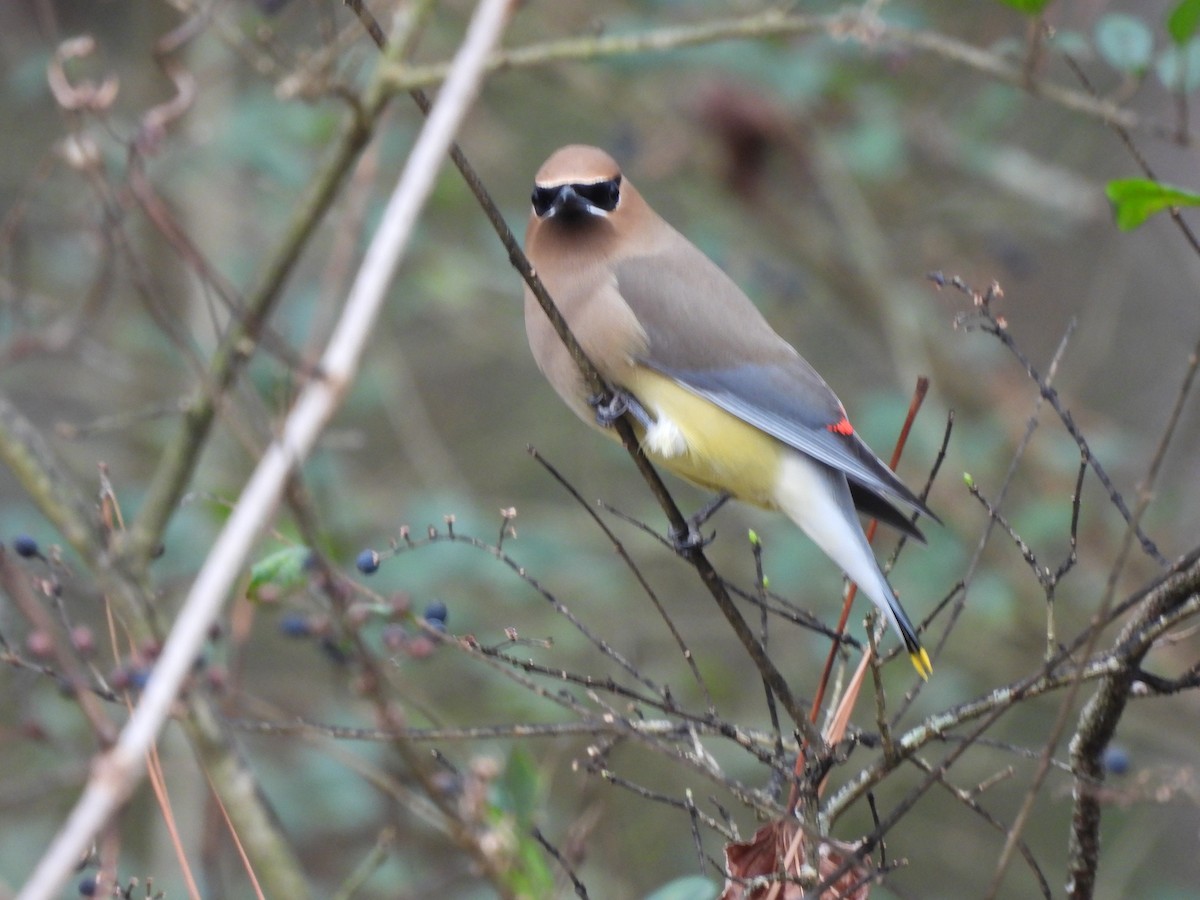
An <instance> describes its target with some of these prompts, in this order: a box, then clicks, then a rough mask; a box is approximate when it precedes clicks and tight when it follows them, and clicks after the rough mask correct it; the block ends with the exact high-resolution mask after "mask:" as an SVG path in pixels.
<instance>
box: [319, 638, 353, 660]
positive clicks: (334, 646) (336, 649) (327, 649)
mask: <svg viewBox="0 0 1200 900" xmlns="http://www.w3.org/2000/svg"><path fill="white" fill-rule="evenodd" d="M321 649H322V650H323V651H324V653H325V655H326V656H327V657H328V658H329V660H330V661H331V662H332V663H334V664H335V665H338V666H344V665H346V663H348V662H350V653H349V651H348V650H347V648H346V647H345V646H343V645H342V644H341V643H339V642H338V641H336V640H334V639H333V638H331V637H326V638H321Z"/></svg>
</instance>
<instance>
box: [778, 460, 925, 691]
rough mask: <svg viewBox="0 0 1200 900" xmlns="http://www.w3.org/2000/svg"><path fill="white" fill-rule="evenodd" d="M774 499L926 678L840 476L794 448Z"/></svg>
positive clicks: (917, 646) (907, 624)
mask: <svg viewBox="0 0 1200 900" xmlns="http://www.w3.org/2000/svg"><path fill="white" fill-rule="evenodd" d="M774 499H775V502H776V504H777V505H778V506H779V508H780V510H782V511H783V513H784V514H785V515H786V516H787V517H788V518H789V519H791V520H792V521H793V522H795V523H796V524H797V525H799V526H800V528H801V529H802V530H803V531H804V533H805V534H807V535H808V536H809V537H810V538H812V540H813V543H815V544H816V545H817V546H818V547H820V548H821V550H822V551H823V552H824V553H825V555H826V556H828V557H829V558H830V559H832V560H833V561H834V562H835V563H837V564H838V565H839V566H840V567H841V569H842V571H843V572H845V573H846V575H847V576H849V578H850V580H851V581H853V582H855V583H856V584H857V585H858V587H859V590H861V591H862V592H863V593H864V594H866V595H867V597H868V598H870V600H871V602H873V603H874V604H875V605H876V606H877V607H879V610H880V612H881V613H883V615H884V617H885V618H886V619H887V620H888V622H889V623H890V624H891V626H892V628H893V629H894V630H895V631H896V633H897V634H898V635H899V636H900V639H901V640H902V641H903V642H904V648H905V649H906V650H907V651H908V656H909V659H911V660H912V664H913V668H915V669H916V670H917V673H918V674H919V675H920V676H921V677H922V678H924V679H928V678H929V675H930V673H931V672H932V671H933V666H932V664H931V663H930V661H929V654H928V653H926V652H925V648H924V647H922V646H921V641H920V639H919V638H918V637H917V631H916V629H915V628H914V627H913V624H912V621H911V620H910V619H909V618H908V614H907V613H905V612H904V607H902V606H901V605H900V601H899V600H897V599H896V595H895V593H893V592H892V589H891V587H890V586H889V585H888V583H887V579H886V578H884V577H883V572H882V571H881V570H880V568H879V563H878V562H876V560H875V555H874V554H873V553H872V552H871V545H870V544H868V543H867V538H866V535H865V534H863V530H862V524H861V523H860V522H859V519H858V513H857V512H856V511H855V508H854V501H853V499H852V498H851V496H850V487H849V485H848V484H847V483H846V476H845V475H843V474H842V473H841V472H839V471H837V470H835V469H832V468H830V467H829V466H827V465H825V464H824V463H820V462H817V461H816V460H814V459H813V458H812V457H809V456H807V455H805V454H803V453H800V452H799V451H794V452H791V453H787V454H785V456H784V459H783V463H782V465H781V466H780V472H779V477H778V480H777V482H776V489H775V498H774Z"/></svg>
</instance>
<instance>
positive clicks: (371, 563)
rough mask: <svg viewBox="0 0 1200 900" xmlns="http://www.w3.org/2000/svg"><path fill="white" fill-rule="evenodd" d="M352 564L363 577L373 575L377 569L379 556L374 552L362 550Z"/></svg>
mask: <svg viewBox="0 0 1200 900" xmlns="http://www.w3.org/2000/svg"><path fill="white" fill-rule="evenodd" d="M354 564H355V565H356V566H358V571H360V572H362V573H363V574H364V575H374V574H375V571H376V570H377V569H378V568H379V554H378V553H377V552H375V551H374V550H364V551H363V552H362V553H360V554H358V559H356V560H355V561H354Z"/></svg>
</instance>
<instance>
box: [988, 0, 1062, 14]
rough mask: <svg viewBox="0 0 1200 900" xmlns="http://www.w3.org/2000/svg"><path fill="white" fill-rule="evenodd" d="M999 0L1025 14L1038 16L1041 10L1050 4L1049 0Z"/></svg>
mask: <svg viewBox="0 0 1200 900" xmlns="http://www.w3.org/2000/svg"><path fill="white" fill-rule="evenodd" d="M1000 2H1001V3H1003V4H1004V5H1005V6H1011V7H1012V8H1013V9H1015V10H1017V11H1018V12H1023V13H1025V15H1027V16H1040V15H1041V14H1042V10H1044V9H1045V8H1046V7H1047V6H1049V5H1050V0H1000Z"/></svg>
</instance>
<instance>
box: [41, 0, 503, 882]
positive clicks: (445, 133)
mask: <svg viewBox="0 0 1200 900" xmlns="http://www.w3.org/2000/svg"><path fill="white" fill-rule="evenodd" d="M510 11H511V2H510V0H481V3H480V5H479V7H478V9H477V11H476V13H475V16H474V18H473V19H472V22H471V25H470V27H469V29H468V32H467V36H466V38H465V39H464V42H463V45H462V47H461V48H460V50H459V53H458V56H457V57H456V59H457V65H456V67H455V69H454V71H453V72H452V73H451V75H450V77H449V79H448V81H447V82H446V85H445V87H444V88H443V90H442V93H441V95H440V97H439V102H438V104H437V106H436V107H435V109H434V110H433V113H432V114H431V115H430V118H429V121H428V123H427V124H426V126H425V128H424V129H423V130H422V132H421V134H420V136H419V137H418V139H417V142H416V144H415V146H414V147H413V150H412V153H411V155H410V156H409V159H408V162H407V164H406V165H405V168H404V172H403V173H402V175H401V177H400V181H399V184H398V185H397V187H396V190H395V192H394V193H393V195H392V199H391V201H390V202H389V204H388V207H387V210H386V211H385V213H384V217H383V220H382V221H381V223H380V227H379V231H378V232H377V234H376V235H375V239H374V240H373V242H372V244H371V246H370V248H369V249H368V251H367V254H366V258H365V259H364V261H363V266H362V268H361V270H360V272H359V277H358V278H357V279H356V281H355V284H354V288H353V289H352V290H351V293H350V296H349V298H348V299H347V301H346V306H345V310H344V314H343V317H342V319H341V321H340V322H339V326H338V329H337V330H336V331H335V332H334V335H333V336H332V338H331V339H330V342H329V346H328V349H327V351H326V353H325V356H324V357H323V359H322V366H321V368H322V371H323V372H324V373H325V374H326V377H325V379H323V380H321V381H319V382H314V383H311V384H310V385H309V386H308V387H307V388H306V389H305V391H304V392H303V393H302V394H301V396H300V398H299V399H298V400H297V402H296V405H295V407H294V409H293V410H292V413H291V414H290V415H289V416H288V420H287V422H286V423H285V425H284V429H283V433H282V434H281V436H280V437H279V439H278V440H277V441H276V442H274V443H273V444H272V445H271V447H270V449H269V450H268V451H267V453H266V455H265V456H264V457H263V459H262V461H261V462H260V463H259V465H258V467H257V469H256V470H255V473H254V475H253V476H252V477H251V479H250V481H249V482H248V483H247V485H246V488H245V490H244V491H243V493H242V496H241V498H240V499H239V502H238V505H237V506H236V507H235V509H234V512H233V515H232V516H231V517H230V519H229V521H228V522H227V523H226V526H225V528H224V529H223V530H222V532H221V535H220V536H219V537H218V538H217V541H216V543H215V544H214V546H213V548H212V551H211V552H210V554H209V556H208V559H207V560H206V561H205V564H204V566H203V567H202V568H201V570H200V572H199V573H198V574H197V576H196V580H195V582H194V583H193V585H192V589H191V590H190V591H189V593H188V597H187V600H186V601H185V603H184V606H183V609H182V611H181V612H180V614H179V616H178V618H177V619H176V621H175V626H174V628H173V629H172V631H171V634H170V636H169V637H168V639H167V642H166V644H165V645H164V646H163V651H162V655H161V656H160V657H159V660H158V662H157V664H156V665H155V667H154V671H153V674H152V676H151V678H150V681H149V683H148V684H147V687H146V691H145V693H144V694H143V695H142V698H141V700H140V702H139V703H138V706H137V708H136V709H135V710H134V713H133V716H132V717H131V718H130V720H129V723H128V724H127V725H126V727H125V728H124V730H123V731H122V733H121V737H120V739H119V740H118V742H117V744H116V745H115V746H114V748H113V749H112V751H110V752H109V753H107V754H106V755H105V756H104V757H103V758H102V759H101V760H100V761H99V762H98V763H97V766H96V775H95V776H94V777H93V778H92V779H90V780H89V782H88V785H87V787H86V788H85V790H84V793H83V796H82V797H81V798H80V800H79V802H78V804H77V805H76V807H75V809H74V811H73V812H72V813H71V815H70V817H69V818H68V820H67V822H66V824H65V825H64V827H63V830H62V831H61V832H60V833H59V834H58V836H57V837H56V838H55V839H54V841H53V842H52V844H51V846H50V847H49V849H48V850H47V851H46V854H45V855H44V856H43V857H42V860H41V861H40V862H39V864H38V866H37V868H36V869H35V871H34V873H33V875H32V876H31V878H30V879H29V881H28V882H27V883H26V885H25V886H24V888H22V891H21V893H20V895H19V897H20V898H21V900H40V898H48V897H50V896H51V895H52V894H54V893H55V892H56V891H57V889H58V888H59V886H60V885H61V884H62V881H63V879H65V878H66V877H67V875H68V874H69V872H70V871H71V868H72V867H73V866H74V864H75V862H76V860H78V858H79V856H80V854H81V853H82V852H83V850H84V849H85V847H86V845H87V844H88V842H89V841H90V840H91V838H92V836H93V835H94V834H95V833H96V831H97V830H98V829H99V828H100V827H102V825H103V824H104V822H105V821H107V819H108V817H109V816H110V815H111V814H112V812H113V811H114V810H115V809H116V807H117V806H118V805H119V804H120V803H121V802H122V801H123V800H124V798H125V797H127V796H128V794H129V792H130V791H131V790H132V788H133V785H134V784H135V783H136V781H137V779H138V778H139V776H140V775H141V773H142V771H143V769H142V763H143V758H144V756H145V753H146V751H147V749H148V748H149V747H150V745H151V743H152V742H153V741H154V739H155V737H156V736H157V734H158V731H159V729H160V728H161V727H162V723H163V721H164V719H165V718H166V715H167V713H168V711H169V709H170V705H171V703H172V702H173V701H174V699H175V697H176V695H177V693H178V691H179V687H180V685H181V684H182V683H183V679H184V678H185V677H186V676H187V674H188V672H189V671H190V670H191V667H192V663H193V661H194V659H195V657H196V653H197V651H198V650H199V648H200V645H201V643H202V642H203V641H204V639H205V635H206V634H207V633H208V629H209V626H210V625H211V623H212V621H213V619H214V618H215V616H216V614H217V612H218V611H219V610H220V608H221V604H222V603H223V602H224V600H225V598H226V595H227V593H228V591H229V589H230V587H231V586H232V584H233V581H234V579H235V578H236V577H237V574H238V573H239V572H240V571H241V568H242V565H243V563H244V561H245V558H246V555H247V554H248V553H249V552H250V549H251V547H252V546H253V545H254V540H255V537H256V536H257V534H258V532H259V531H260V530H261V528H262V527H263V525H264V524H265V523H266V521H267V519H268V517H269V516H270V514H271V512H272V511H273V509H274V506H275V503H276V502H277V500H278V498H279V496H280V494H281V492H282V490H283V488H284V486H285V484H286V482H287V479H288V476H289V474H290V472H291V471H292V469H293V467H295V466H296V465H298V464H299V462H300V461H301V460H303V459H304V457H305V456H306V455H307V453H308V450H309V449H310V448H311V447H312V444H313V442H314V441H315V440H316V437H317V435H318V434H319V433H320V431H321V429H322V427H323V426H324V424H325V423H326V422H327V421H328V419H329V417H330V416H331V415H332V414H333V412H334V410H335V409H336V408H337V405H338V402H339V401H340V399H341V397H342V396H343V394H344V392H345V390H346V388H347V387H348V385H349V383H350V380H351V378H352V377H353V374H354V371H355V369H356V367H357V364H358V360H359V357H360V355H361V353H362V349H363V347H364V345H365V344H366V341H367V338H368V337H369V336H370V334H371V330H372V325H373V323H374V321H375V318H376V316H377V314H378V311H379V309H380V307H381V306H382V303H383V299H384V296H385V294H386V290H387V287H388V283H389V281H390V279H391V276H392V273H393V272H394V271H395V269H396V266H397V265H398V264H399V262H400V258H401V256H402V254H403V251H404V247H405V245H406V243H407V241H408V237H409V235H410V234H411V232H412V228H413V226H414V224H415V222H416V219H417V215H418V214H419V212H420V210H421V208H422V207H423V205H424V202H425V199H426V198H427V197H428V195H429V191H430V190H431V188H432V185H433V179H434V177H435V175H436V173H437V171H438V169H439V168H440V163H441V160H442V158H443V156H444V154H445V152H446V148H447V146H448V145H449V143H450V141H451V140H452V138H453V135H454V132H455V130H456V129H457V128H458V125H459V123H460V122H461V120H462V118H463V116H464V115H465V114H466V111H467V109H468V108H469V106H470V104H471V101H472V100H473V99H474V96H475V93H476V91H477V90H478V86H479V83H480V80H481V78H482V77H483V69H482V64H483V60H484V58H485V56H486V54H487V52H488V51H489V50H490V49H491V47H492V46H493V45H494V44H495V42H496V40H497V39H498V37H499V35H500V32H501V30H502V29H503V27H504V25H505V23H506V21H507V18H508V15H509V13H510Z"/></svg>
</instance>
